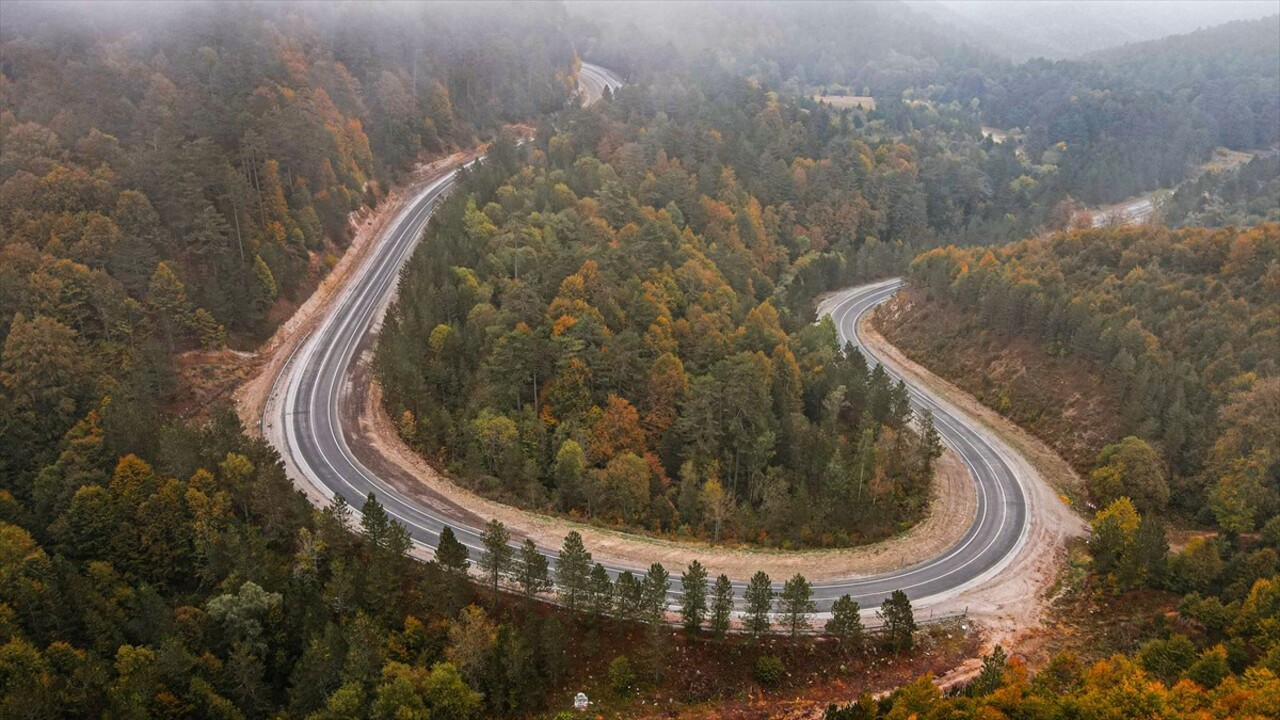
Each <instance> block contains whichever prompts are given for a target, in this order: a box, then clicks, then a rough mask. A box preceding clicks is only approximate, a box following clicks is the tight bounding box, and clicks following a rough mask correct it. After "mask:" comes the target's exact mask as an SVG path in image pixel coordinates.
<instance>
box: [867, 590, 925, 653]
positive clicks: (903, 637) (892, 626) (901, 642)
mask: <svg viewBox="0 0 1280 720" xmlns="http://www.w3.org/2000/svg"><path fill="white" fill-rule="evenodd" d="M876 616H877V617H879V618H880V620H881V622H883V623H884V629H885V634H886V635H887V636H888V641H889V646H890V647H892V648H893V649H894V650H897V651H899V652H901V651H904V650H910V649H911V647H912V645H913V644H914V642H915V632H916V620H915V615H914V614H913V613H912V612H911V600H910V599H909V598H908V597H907V594H906V593H904V592H902V591H901V590H894V591H893V594H892V595H890V596H889V597H888V598H886V599H885V601H884V603H883V604H881V605H880V611H879V612H878V613H876Z"/></svg>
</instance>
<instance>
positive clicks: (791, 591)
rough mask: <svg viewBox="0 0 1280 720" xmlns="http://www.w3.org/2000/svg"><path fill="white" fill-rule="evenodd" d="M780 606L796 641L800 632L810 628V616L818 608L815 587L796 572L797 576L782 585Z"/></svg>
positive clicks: (782, 616) (783, 620) (781, 616)
mask: <svg viewBox="0 0 1280 720" xmlns="http://www.w3.org/2000/svg"><path fill="white" fill-rule="evenodd" d="M778 606H779V608H778V609H779V613H778V615H779V616H780V619H781V621H782V624H783V626H784V627H786V628H787V631H788V632H789V633H790V634H791V640H792V641H793V642H794V641H795V640H796V638H798V637H799V636H800V633H802V632H804V631H805V630H808V629H809V617H810V616H811V615H813V613H814V611H815V610H816V609H817V605H816V604H815V603H814V602H813V587H812V586H811V585H809V581H808V580H805V579H804V576H803V575H801V574H799V573H796V575H795V577H793V578H791V579H790V580H788V581H787V582H786V583H785V584H784V585H783V586H782V594H781V595H779V596H778Z"/></svg>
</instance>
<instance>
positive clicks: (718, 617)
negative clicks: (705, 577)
mask: <svg viewBox="0 0 1280 720" xmlns="http://www.w3.org/2000/svg"><path fill="white" fill-rule="evenodd" d="M732 619H733V584H732V583H730V582H729V578H728V576H726V575H720V576H719V577H717V578H716V584H715V587H714V588H712V590H711V621H710V629H711V636H712V637H714V638H715V639H716V640H723V639H724V636H725V633H727V632H729V622H730V621H731V620H732Z"/></svg>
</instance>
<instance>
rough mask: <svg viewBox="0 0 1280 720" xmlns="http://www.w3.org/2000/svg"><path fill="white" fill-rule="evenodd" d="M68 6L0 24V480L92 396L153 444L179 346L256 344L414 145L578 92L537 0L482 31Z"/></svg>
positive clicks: (377, 19) (110, 440)
mask: <svg viewBox="0 0 1280 720" xmlns="http://www.w3.org/2000/svg"><path fill="white" fill-rule="evenodd" d="M67 7H69V6H59V5H58V4H50V5H40V6H32V7H28V8H26V12H23V13H19V12H16V11H15V12H14V13H12V18H10V17H9V15H10V14H9V13H6V22H5V24H4V33H3V35H0V38H2V40H3V44H2V45H0V138H2V139H3V147H4V152H3V156H2V159H0V335H2V336H4V337H5V340H4V352H3V368H2V370H3V373H2V374H0V383H2V384H3V387H4V392H3V393H0V476H3V477H4V478H5V480H4V482H3V483H0V487H3V488H5V489H8V490H10V491H11V492H15V493H16V494H17V495H18V496H19V497H21V498H23V499H24V500H26V499H29V493H28V492H27V490H26V489H24V488H25V486H26V484H27V483H29V482H30V480H31V478H32V477H33V476H34V474H35V472H36V471H37V470H39V469H40V467H42V466H43V465H45V464H48V463H49V462H52V461H53V460H54V459H55V458H56V448H57V443H58V440H59V439H60V438H61V437H62V435H63V434H64V433H66V432H67V431H68V430H70V429H71V428H72V426H73V425H74V424H75V423H76V422H78V421H79V420H81V419H83V418H84V417H85V415H86V413H88V412H90V411H93V412H96V413H98V416H99V420H100V423H101V426H102V429H103V432H104V434H105V437H106V442H107V446H108V447H109V448H110V449H111V454H112V455H114V456H123V455H125V454H127V453H129V452H137V453H141V454H143V455H144V456H146V457H154V453H155V452H156V450H157V447H156V444H155V440H156V433H155V432H153V430H154V429H155V428H157V427H160V426H162V425H163V424H164V418H165V412H164V410H165V404H166V401H167V398H168V396H169V393H170V392H171V391H172V389H173V382H174V379H173V374H172V371H171V370H172V366H171V362H170V358H171V357H173V356H174V355H175V354H177V353H180V352H183V351H185V350H190V349H193V348H200V347H205V348H217V347H221V346H223V344H224V343H228V344H231V345H233V346H239V347H246V346H248V347H252V346H253V345H254V344H256V342H257V341H259V340H261V339H262V338H264V337H265V336H266V335H269V334H270V331H271V330H272V329H273V328H274V326H275V325H276V324H277V323H279V322H280V321H281V320H282V319H284V318H286V317H287V316H288V314H289V312H290V311H291V310H292V309H293V308H294V307H296V306H297V304H299V303H300V302H301V300H302V299H304V298H305V297H306V295H307V294H308V293H310V291H311V289H312V288H313V287H314V286H315V284H316V282H317V281H318V279H319V278H320V277H321V276H323V274H324V273H325V272H326V271H327V269H328V268H329V267H330V266H331V265H332V264H333V262H335V260H336V258H337V257H338V256H339V255H340V254H341V253H342V250H343V248H344V247H345V246H346V243H347V240H348V237H349V234H350V226H349V221H348V215H349V214H350V213H351V212H352V211H354V210H356V209H358V208H360V207H362V206H365V205H372V204H375V203H377V201H378V198H379V197H380V195H381V194H382V193H384V192H385V189H386V188H387V187H388V185H389V184H390V183H393V182H395V181H396V179H397V178H398V177H399V176H400V175H401V173H403V172H404V171H405V170H406V169H408V168H409V166H410V165H411V164H412V163H414V162H415V161H416V159H417V157H418V155H419V153H420V152H440V151H443V150H446V149H449V148H453V147H458V146H460V145H470V144H471V143H472V142H473V141H474V139H475V138H476V136H477V134H478V133H481V132H489V133H491V132H492V131H493V129H494V128H495V127H496V126H497V124H500V123H502V122H504V121H509V120H513V119H517V118H524V117H528V116H530V115H531V114H534V113H536V112H539V111H544V110H547V109H550V108H552V107H557V106H559V105H560V104H561V103H562V102H563V101H564V99H565V98H567V97H568V96H569V93H570V80H569V75H568V73H569V72H570V61H571V59H572V55H571V53H569V52H568V51H567V50H563V49H561V48H562V47H563V46H564V43H560V42H556V40H555V38H556V35H555V33H554V28H555V18H554V16H553V15H550V14H548V13H544V12H540V11H538V8H536V7H534V6H518V7H514V8H512V12H511V13H510V17H511V21H510V23H508V24H504V25H503V26H502V28H501V32H502V33H505V34H506V36H505V37H503V36H502V35H498V36H492V35H490V36H486V37H489V38H490V39H489V40H487V41H486V42H490V43H492V45H483V46H482V45H468V44H467V41H466V40H459V39H458V38H478V37H481V35H480V34H479V33H474V32H471V31H470V28H472V27H474V26H475V25H476V24H477V23H483V22H485V16H484V14H483V13H481V12H478V11H477V9H476V8H474V7H468V6H459V7H457V8H456V9H455V10H453V11H451V12H450V13H442V14H433V15H432V17H431V21H430V22H429V23H428V21H427V19H426V16H425V15H424V14H423V13H421V12H417V13H414V14H406V11H405V10H404V9H403V8H400V9H396V8H391V7H384V8H383V9H382V10H380V11H370V12H368V13H363V12H362V13H361V20H360V22H359V23H348V22H344V21H343V18H342V17H341V16H340V15H338V16H334V15H329V14H323V15H312V14H309V13H308V12H307V11H306V10H305V9H304V8H303V7H302V6H290V5H287V4H279V5H245V6H240V7H239V8H238V9H239V10H240V12H237V13H225V12H222V11H221V10H220V8H219V7H218V6H216V5H213V4H204V5H196V6H193V7H191V8H183V9H182V10H181V12H178V11H177V8H176V6H173V5H160V4H157V5H155V6H154V7H151V8H148V9H146V11H145V12H147V13H154V15H155V16H154V17H150V16H149V17H147V18H146V21H147V22H148V23H150V24H151V26H152V31H151V32H148V33H145V34H138V33H133V32H131V27H130V24H129V23H130V22H131V21H132V20H134V19H135V18H134V16H133V15H131V14H130V13H124V14H113V13H112V11H111V9H110V8H109V7H102V8H98V9H93V8H89V9H86V11H85V12H84V13H76V14H74V16H66V14H65V13H64V12H63V11H64V10H65V9H66V8H67ZM550 7H552V8H554V7H558V6H550ZM349 10H354V8H350V9H349ZM139 12H142V10H141V9H139ZM441 23H444V24H441ZM415 27H416V28H418V29H420V30H423V31H425V32H427V33H428V35H427V36H426V37H433V36H434V35H435V34H438V35H439V36H440V37H448V38H454V39H453V40H451V41H450V42H448V43H443V42H431V43H424V42H421V40H422V37H420V36H418V35H417V34H416V30H415V29H414V28H415ZM373 37H391V38H395V39H396V40H397V41H396V42H393V43H375V42H371V38H373ZM529 38H543V39H544V42H545V44H539V42H543V41H534V40H531V39H529ZM517 39H519V43H517V42H516V40H517ZM477 42H478V41H477ZM517 56H518V59H517ZM516 66H518V67H519V68H520V73H521V74H520V75H519V76H517V75H516V74H515V73H514V72H513V70H512V68H513V67H516ZM535 78H536V81H535ZM104 398H105V399H109V401H106V402H104Z"/></svg>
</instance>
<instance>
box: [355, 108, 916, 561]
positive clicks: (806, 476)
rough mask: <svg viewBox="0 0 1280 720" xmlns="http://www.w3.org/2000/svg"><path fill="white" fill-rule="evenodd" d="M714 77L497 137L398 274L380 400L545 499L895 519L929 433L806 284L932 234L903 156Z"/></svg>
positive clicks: (849, 536) (495, 486)
mask: <svg viewBox="0 0 1280 720" xmlns="http://www.w3.org/2000/svg"><path fill="white" fill-rule="evenodd" d="M711 92H713V93H715V94H714V95H713V96H712V97H711V98H707V100H710V102H709V103H706V104H702V105H699V104H696V103H695V102H694V100H695V98H697V99H702V96H701V95H697V96H694V95H690V96H688V97H686V98H684V100H683V102H681V103H680V104H678V105H668V106H667V107H668V108H669V110H668V111H667V112H665V113H659V114H658V115H657V116H656V117H655V116H654V115H653V114H652V112H651V111H646V110H645V108H646V106H647V107H652V105H653V104H654V102H655V100H656V98H654V96H652V95H651V94H649V93H648V92H646V91H644V90H639V89H636V90H631V89H624V90H622V91H621V92H620V93H619V94H618V99H617V101H616V103H614V104H612V105H610V104H605V105H603V106H601V107H600V108H592V109H586V110H580V111H574V112H572V113H570V114H569V115H567V116H562V117H561V118H560V121H559V122H558V123H557V125H556V126H555V127H553V128H547V131H546V132H543V133H541V134H540V135H539V139H538V141H537V143H536V145H535V147H534V148H532V149H531V150H530V151H529V152H528V154H527V156H526V157H524V158H518V157H517V156H516V153H517V152H518V151H517V150H516V148H514V147H512V146H501V147H498V148H495V150H494V151H493V152H492V153H491V155H490V161H489V162H488V163H487V164H486V165H485V166H484V167H483V168H482V169H480V170H477V171H474V172H472V173H470V174H469V175H468V176H467V177H466V179H465V180H464V181H463V183H462V191H461V192H459V193H457V194H456V195H455V196H454V197H452V198H450V200H448V201H447V202H446V203H445V206H444V207H443V208H442V209H441V210H440V211H439V212H438V213H437V214H436V215H435V216H434V217H433V219H432V224H431V226H430V228H429V229H428V231H427V233H426V235H425V237H424V242H423V245H422V246H421V247H420V248H419V249H418V251H417V252H416V254H415V256H414V259H413V260H412V261H411V262H410V264H409V266H408V267H407V269H406V271H405V274H404V277H403V280H402V284H401V287H400V293H399V300H398V301H397V304H396V305H395V306H394V307H393V308H392V310H391V311H390V313H389V315H388V319H387V321H386V324H385V327H384V329H383V332H382V335H381V338H380V342H379V347H378V357H377V367H378V372H379V379H380V381H381V382H382V385H383V387H384V389H385V396H384V397H385V402H386V404H387V409H388V410H389V411H390V413H391V415H392V417H393V419H395V420H396V422H397V424H398V428H399V431H400V434H401V435H402V437H404V439H406V440H408V441H409V442H410V443H412V444H414V445H415V446H417V447H419V448H421V449H423V450H425V451H427V452H428V453H431V454H433V455H438V456H439V457H440V458H441V459H443V460H445V461H446V462H450V463H451V467H452V468H453V469H455V470H457V471H458V472H459V474H460V475H461V476H462V478H464V479H467V480H469V482H470V483H471V484H473V485H474V486H476V487H478V488H480V489H482V490H486V491H488V492H491V493H496V494H498V495H500V496H502V497H505V498H507V499H510V500H514V501H516V502H519V503H522V504H525V505H528V506H530V507H534V508H556V509H559V510H562V511H569V512H575V513H578V514H581V515H583V516H586V517H590V518H599V519H602V520H605V521H610V522H614V523H624V524H627V525H631V526H640V527H646V528H649V529H651V530H654V531H660V532H666V533H678V532H683V533H693V534H697V535H701V536H705V537H708V538H710V539H713V540H719V539H725V538H733V539H736V540H751V541H763V542H768V543H772V544H780V543H785V544H788V545H792V544H820V545H843V544H848V543H852V542H861V541H865V540H867V539H873V538H877V537H883V536H885V535H887V534H891V533H893V532H895V531H896V530H897V529H899V528H900V527H902V526H903V525H907V524H910V523H911V522H914V520H915V519H917V518H918V517H919V515H920V513H921V512H922V511H923V509H924V507H925V505H926V499H927V493H928V489H929V487H930V478H931V477H932V471H931V465H932V461H933V459H934V458H935V457H936V456H937V454H938V452H939V451H940V448H939V446H938V445H937V440H936V438H935V437H933V432H932V429H931V427H929V426H928V420H927V419H926V427H925V430H924V433H925V438H924V439H923V440H922V438H921V436H920V435H919V434H918V433H917V432H916V431H915V430H913V429H912V428H911V427H909V425H908V420H909V418H910V414H911V413H910V410H909V408H908V406H907V402H906V390H905V387H904V386H902V385H901V384H898V385H896V386H894V385H893V384H892V383H891V382H890V380H889V378H888V376H887V375H886V374H885V373H884V371H883V370H882V369H880V368H879V367H877V368H875V369H874V370H869V368H868V365H867V363H866V361H865V360H864V359H863V358H862V357H861V356H860V354H858V353H857V352H856V351H855V350H852V349H842V348H840V346H839V343H838V341H837V336H836V333H835V328H834V326H833V325H832V324H831V322H830V321H829V320H826V321H823V322H822V323H818V324H813V320H814V311H813V304H812V303H813V298H814V296H815V294H816V293H817V292H819V291H821V290H825V289H827V288H831V287H835V286H837V284H839V283H844V282H847V278H852V277H858V276H862V277H870V276H875V275H876V274H879V273H884V272H886V271H887V270H890V269H891V268H893V267H895V266H896V263H897V262H900V260H899V258H901V257H902V256H903V253H904V249H903V248H904V246H903V245H902V242H901V240H900V239H899V238H901V237H904V236H907V235H909V234H910V233H913V232H918V231H920V230H922V229H923V222H924V214H923V212H922V210H923V202H922V198H921V197H920V195H919V194H918V191H917V192H916V193H913V192H912V188H913V187H915V186H916V184H915V182H914V181H913V179H912V177H911V174H912V170H913V163H912V161H913V156H912V153H911V151H910V149H909V148H906V147H904V146H901V145H898V144H893V143H884V144H882V145H881V146H880V147H879V148H878V149H877V150H874V151H873V150H872V149H871V147H869V146H868V145H866V144H864V143H862V142H859V141H855V140H852V138H848V137H847V136H846V137H844V138H841V137H838V136H837V137H833V139H832V140H831V141H830V144H829V145H828V150H827V152H826V153H824V154H826V155H828V157H825V158H823V159H821V160H817V159H814V158H810V157H807V156H806V155H805V154H804V153H805V151H806V150H807V148H808V146H809V145H810V144H811V143H812V142H813V141H815V140H817V138H814V137H813V136H812V135H811V134H810V133H834V131H833V130H832V129H831V128H829V127H826V126H823V125H818V126H816V128H815V129H813V130H809V129H807V128H806V127H805V125H803V124H802V123H803V121H804V119H805V117H806V115H807V113H806V112H804V111H801V110H800V109H798V108H796V107H794V106H791V107H788V106H784V105H782V104H781V103H779V102H778V101H777V100H776V99H774V98H773V97H772V96H770V95H769V94H768V93H766V92H764V91H763V90H761V89H758V88H752V87H751V86H749V85H746V84H742V83H736V84H735V83H729V84H727V86H725V87H723V88H716V89H713V90H711ZM732 100H736V101H737V102H733V103H731V101H732ZM744 107H750V108H754V109H755V115H754V117H753V118H751V119H750V120H749V121H747V122H745V123H741V124H739V125H738V126H736V127H735V126H734V125H732V124H730V123H729V122H724V124H721V123H720V122H717V120H719V118H720V117H723V118H725V119H726V120H729V121H732V120H733V119H734V115H735V114H736V113H738V112H741V109H742V108H744ZM708 110H710V114H709V117H707V118H706V119H702V118H698V117H697V116H698V115H701V114H703V113H707V112H708ZM686 113H687V115H686ZM720 113H726V114H725V115H721V114H720ZM823 117H824V119H827V118H828V116H826V115H825V114H823ZM788 140H789V142H788ZM753 145H754V146H755V147H764V146H768V147H769V150H770V151H771V154H774V155H776V160H774V162H775V163H776V165H765V167H764V168H761V167H760V165H761V164H760V163H754V162H750V160H751V159H752V158H753V155H754V153H752V152H751V150H750V149H749V148H750V147H752V146H753ZM735 151H736V152H735ZM739 158H742V160H739ZM788 167H789V168H790V169H788ZM775 168H776V170H775ZM775 183H780V185H781V186H780V187H779V185H778V184H775ZM752 190H754V191H755V192H754V193H753V192H752ZM757 193H758V196H757ZM761 198H763V200H762V199H761ZM868 198H873V200H869V199H868ZM873 202H874V203H875V204H873ZM877 235H878V236H880V237H882V238H884V240H883V241H882V240H879V239H877Z"/></svg>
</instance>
